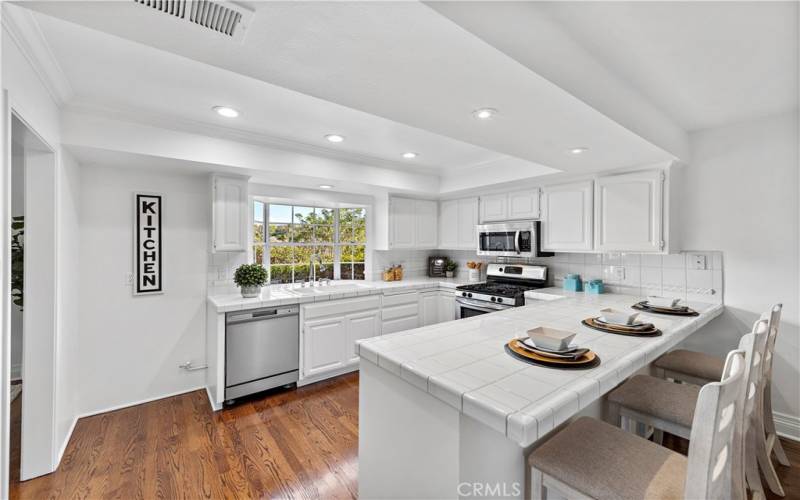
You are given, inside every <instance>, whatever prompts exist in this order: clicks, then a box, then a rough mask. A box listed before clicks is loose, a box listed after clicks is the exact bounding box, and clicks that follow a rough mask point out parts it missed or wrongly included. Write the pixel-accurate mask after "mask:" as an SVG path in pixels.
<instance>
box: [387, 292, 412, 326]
mask: <svg viewBox="0 0 800 500" xmlns="http://www.w3.org/2000/svg"><path fill="white" fill-rule="evenodd" d="M419 295H420V294H419V293H418V292H409V293H397V294H391V295H384V296H383V302H382V306H381V334H382V335H386V334H387V333H394V332H402V331H403V330H411V329H412V328H417V327H418V326H420V317H419V316H420V314H419V309H420V307H419Z"/></svg>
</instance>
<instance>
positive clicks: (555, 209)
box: [542, 180, 594, 252]
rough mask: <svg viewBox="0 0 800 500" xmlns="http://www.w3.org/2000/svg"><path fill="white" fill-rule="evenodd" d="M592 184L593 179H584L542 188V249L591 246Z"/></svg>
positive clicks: (583, 249) (552, 250)
mask: <svg viewBox="0 0 800 500" xmlns="http://www.w3.org/2000/svg"><path fill="white" fill-rule="evenodd" d="M592 188H593V182H592V181H591V180H587V181H581V182H573V183H569V184H559V185H556V186H547V187H545V188H544V189H542V249H543V250H545V251H548V252H571V251H590V250H592V247H593V245H594V241H593V239H592V215H593V204H592V198H593V191H592Z"/></svg>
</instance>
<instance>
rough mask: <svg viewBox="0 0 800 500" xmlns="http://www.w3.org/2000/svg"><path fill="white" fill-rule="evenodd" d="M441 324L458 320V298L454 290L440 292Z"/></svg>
mask: <svg viewBox="0 0 800 500" xmlns="http://www.w3.org/2000/svg"><path fill="white" fill-rule="evenodd" d="M438 295H439V300H438V306H439V321H438V322H439V323H444V322H445V321H450V320H454V319H456V297H455V295H454V294H453V291H452V290H449V291H447V290H441V291H439V292H438Z"/></svg>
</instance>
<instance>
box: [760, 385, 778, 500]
mask: <svg viewBox="0 0 800 500" xmlns="http://www.w3.org/2000/svg"><path fill="white" fill-rule="evenodd" d="M760 399H761V404H762V408H765V407H766V394H761V395H760ZM753 416H754V417H755V418H753V428H752V431H753V435H754V444H755V452H756V453H755V455H756V457H757V458H758V465H759V467H760V468H761V472H762V474H763V475H764V479H765V480H766V481H767V486H769V489H770V490H771V491H772V492H773V493H775V494H776V495H778V496H784V495H785V493H784V492H783V486H781V480H780V479H778V473H777V472H775V467H774V466H773V465H772V460H771V459H770V452H769V450H768V448H767V435H766V430H765V429H764V413H763V412H759V411H754V412H753Z"/></svg>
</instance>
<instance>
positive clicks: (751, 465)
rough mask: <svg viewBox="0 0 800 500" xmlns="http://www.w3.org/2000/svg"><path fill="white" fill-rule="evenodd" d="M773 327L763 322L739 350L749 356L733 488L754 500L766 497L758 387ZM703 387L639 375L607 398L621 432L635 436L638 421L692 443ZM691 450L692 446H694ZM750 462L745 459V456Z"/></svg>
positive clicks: (738, 418)
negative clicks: (758, 433) (747, 490)
mask: <svg viewBox="0 0 800 500" xmlns="http://www.w3.org/2000/svg"><path fill="white" fill-rule="evenodd" d="M768 332H769V322H768V321H766V320H759V321H757V322H756V323H755V324H754V325H753V331H752V332H751V333H749V334H747V335H745V336H743V337H742V338H741V340H740V341H739V349H740V350H742V351H743V352H745V353H746V355H745V370H746V371H745V381H746V386H745V387H746V390H743V391H742V394H741V395H740V397H741V405H740V406H741V408H742V414H741V416H739V417H737V421H738V424H737V425H738V426H740V429H739V434H740V435H741V436H742V438H741V440H740V441H738V445H740V446H739V448H738V449H739V452H738V453H737V455H736V456H735V459H736V462H737V465H736V467H735V469H734V470H735V471H736V474H734V480H735V481H736V485H735V487H736V488H737V491H740V492H741V494H740V495H737V496H739V497H743V496H744V491H745V487H746V485H747V486H749V487H750V490H751V491H753V495H754V497H759V496H763V488H762V486H761V480H760V478H759V476H758V464H757V461H756V460H755V459H754V458H752V457H755V456H756V453H755V452H756V441H757V439H756V426H755V425H754V423H755V420H756V417H757V413H758V412H757V409H758V401H759V393H760V388H761V387H763V378H762V376H763V371H764V370H763V360H764V353H765V351H766V345H767V341H768V338H769V335H768ZM700 390H701V389H700V388H699V387H697V386H695V385H691V384H675V383H672V382H669V381H667V380H663V379H660V378H656V377H650V376H647V375H637V376H635V377H633V378H631V379H630V380H628V381H627V382H625V383H624V384H622V385H621V386H620V387H618V388H617V389H615V390H614V391H612V392H611V393H610V394H609V397H608V400H609V403H610V404H611V405H612V406H613V407H614V409H615V410H616V412H615V413H618V414H619V416H620V419H621V423H622V427H623V428H625V429H627V430H629V431H634V432H635V425H634V424H635V422H641V423H643V424H646V425H649V426H652V427H654V428H655V429H659V430H664V431H667V432H670V433H671V434H675V435H677V436H680V437H683V438H686V439H691V434H692V425H694V423H695V421H694V417H695V408H696V401H697V397H698V394H699V392H700ZM690 445H691V443H690ZM745 455H746V456H747V457H750V459H749V460H746V459H745V458H744V457H745Z"/></svg>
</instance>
